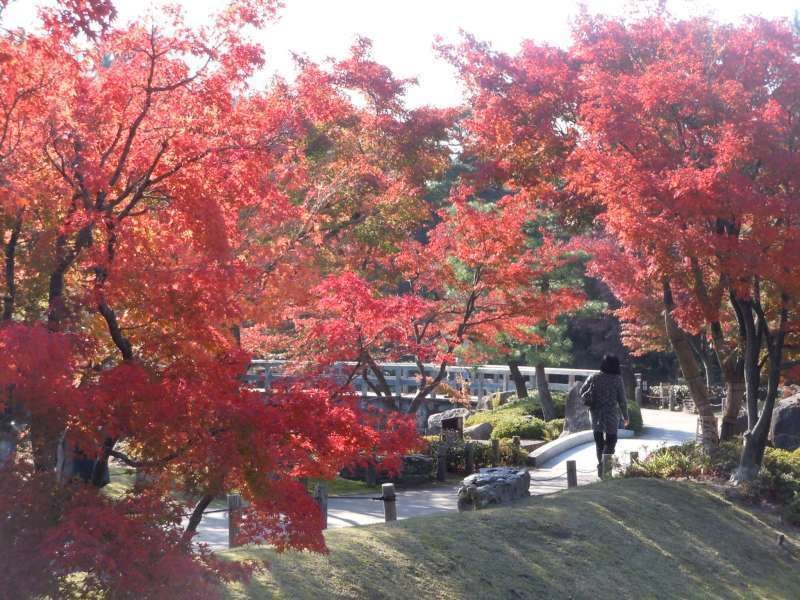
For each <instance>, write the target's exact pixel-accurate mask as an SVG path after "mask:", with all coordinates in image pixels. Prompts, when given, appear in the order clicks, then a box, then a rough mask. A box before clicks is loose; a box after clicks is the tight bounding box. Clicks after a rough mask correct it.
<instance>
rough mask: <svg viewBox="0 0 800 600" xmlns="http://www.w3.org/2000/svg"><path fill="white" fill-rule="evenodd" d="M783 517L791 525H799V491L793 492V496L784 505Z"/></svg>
mask: <svg viewBox="0 0 800 600" xmlns="http://www.w3.org/2000/svg"><path fill="white" fill-rule="evenodd" d="M783 518H784V519H786V521H787V522H789V523H791V524H792V525H800V493H795V495H794V497H793V498H792V499H791V500H790V501H789V503H788V504H787V505H786V508H785V509H784V511H783Z"/></svg>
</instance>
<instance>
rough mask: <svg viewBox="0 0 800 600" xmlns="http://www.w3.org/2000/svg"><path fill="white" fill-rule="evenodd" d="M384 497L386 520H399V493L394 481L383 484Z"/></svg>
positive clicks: (382, 494)
mask: <svg viewBox="0 0 800 600" xmlns="http://www.w3.org/2000/svg"><path fill="white" fill-rule="evenodd" d="M381 491H382V493H381V496H382V497H383V516H384V519H385V521H386V522H387V523H388V522H389V521H397V495H396V494H395V492H394V484H393V483H384V484H383V485H382V486H381Z"/></svg>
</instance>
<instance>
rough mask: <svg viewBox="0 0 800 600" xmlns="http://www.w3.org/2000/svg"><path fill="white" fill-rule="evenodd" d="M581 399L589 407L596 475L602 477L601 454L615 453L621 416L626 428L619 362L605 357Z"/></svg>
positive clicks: (584, 384)
mask: <svg viewBox="0 0 800 600" xmlns="http://www.w3.org/2000/svg"><path fill="white" fill-rule="evenodd" d="M581 399H582V400H583V403H584V404H585V405H586V406H588V407H589V414H590V415H591V417H592V430H593V431H594V443H595V446H596V447H597V475H598V476H600V477H602V475H603V454H614V450H615V448H616V446H617V427H618V425H619V420H620V415H621V416H622V418H623V420H624V423H625V427H627V426H628V423H629V422H630V421H629V419H628V402H627V400H626V398H625V386H624V385H623V383H622V375H621V373H620V368H619V359H618V358H617V357H616V356H614V355H613V354H606V355H605V356H604V357H603V361H602V363H600V372H599V373H594V374H593V375H591V376H589V378H588V379H587V380H586V381H585V382H584V383H583V385H582V386H581Z"/></svg>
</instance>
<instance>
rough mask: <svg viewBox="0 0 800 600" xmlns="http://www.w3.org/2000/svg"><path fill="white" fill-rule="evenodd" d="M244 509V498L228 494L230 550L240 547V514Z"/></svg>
mask: <svg viewBox="0 0 800 600" xmlns="http://www.w3.org/2000/svg"><path fill="white" fill-rule="evenodd" d="M241 509H242V497H241V496H240V495H239V494H228V548H236V546H238V545H239V542H238V538H239V517H240V514H239V512H240V511H241Z"/></svg>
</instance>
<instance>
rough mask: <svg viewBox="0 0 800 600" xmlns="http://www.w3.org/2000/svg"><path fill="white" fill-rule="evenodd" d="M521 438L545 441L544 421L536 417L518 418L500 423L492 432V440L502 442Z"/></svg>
mask: <svg viewBox="0 0 800 600" xmlns="http://www.w3.org/2000/svg"><path fill="white" fill-rule="evenodd" d="M514 436H519V437H520V438H522V439H526V440H543V439H544V421H542V420H541V419H537V418H536V417H517V416H513V417H510V418H508V419H503V420H502V421H498V422H496V423H495V425H494V429H493V430H492V439H493V440H501V439H504V438H513V437H514Z"/></svg>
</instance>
